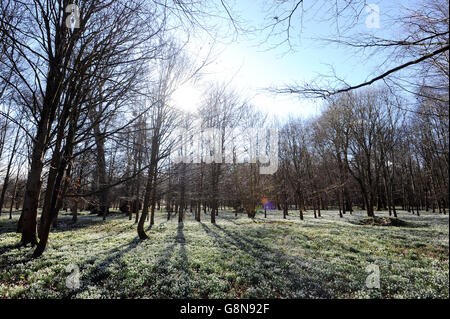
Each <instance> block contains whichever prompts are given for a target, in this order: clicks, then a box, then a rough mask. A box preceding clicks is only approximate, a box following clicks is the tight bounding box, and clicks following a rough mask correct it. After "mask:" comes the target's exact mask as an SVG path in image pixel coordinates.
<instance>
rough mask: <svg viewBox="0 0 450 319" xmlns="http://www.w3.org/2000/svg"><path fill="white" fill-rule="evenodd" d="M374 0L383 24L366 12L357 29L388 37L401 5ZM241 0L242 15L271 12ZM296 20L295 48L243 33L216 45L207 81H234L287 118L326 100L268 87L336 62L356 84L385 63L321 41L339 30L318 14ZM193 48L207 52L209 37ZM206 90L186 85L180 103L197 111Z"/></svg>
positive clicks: (258, 18) (257, 18)
mask: <svg viewBox="0 0 450 319" xmlns="http://www.w3.org/2000/svg"><path fill="white" fill-rule="evenodd" d="M372 3H374V4H377V5H378V7H379V9H380V28H371V29H370V30H369V29H368V28H367V26H366V19H367V16H368V15H369V13H366V12H363V13H362V15H361V20H360V21H359V22H358V23H357V27H356V29H354V30H355V32H371V33H375V34H377V35H378V34H381V33H383V34H384V35H385V36H386V34H389V32H390V30H389V26H390V22H389V19H390V14H392V12H393V10H395V8H398V6H399V4H398V3H394V2H393V1H384V0H383V1H373V2H372ZM236 5H237V7H236V9H237V11H239V12H241V13H242V15H241V16H242V17H243V18H244V19H245V20H250V21H252V23H260V24H261V23H262V22H263V19H264V17H265V15H264V13H263V12H262V11H261V1H256V0H239V1H237V2H236ZM393 8H394V9H393ZM316 11H317V10H316ZM310 12H314V11H313V10H311V11H310ZM295 19H297V20H295ZM306 20H307V21H306ZM292 24H293V27H294V30H293V32H292V37H293V41H294V43H295V44H296V45H295V47H294V50H293V51H289V50H288V47H287V46H286V45H285V46H281V47H278V48H275V49H268V47H269V46H268V45H264V44H263V45H262V46H258V43H260V42H262V41H263V40H264V37H263V36H262V35H260V36H258V35H257V36H254V37H253V38H252V39H246V36H244V35H243V36H238V39H237V40H236V41H234V42H232V43H223V44H217V45H215V50H214V51H215V52H220V54H218V57H217V59H215V61H214V62H213V63H212V64H211V65H209V66H208V67H207V68H206V69H205V70H204V72H206V73H207V75H205V76H204V77H203V80H204V81H206V82H207V81H219V82H230V81H231V85H232V86H233V87H234V88H236V89H237V90H238V91H239V92H241V93H242V94H243V96H245V97H248V98H250V100H251V102H252V103H253V104H254V105H255V106H256V107H258V108H259V109H261V110H263V111H266V112H267V113H269V115H272V116H278V117H279V118H280V119H286V118H287V116H288V115H290V114H292V115H295V116H299V115H300V116H303V117H308V116H312V115H315V114H317V113H318V112H319V111H320V105H321V101H319V100H305V99H299V98H297V97H295V96H291V95H274V94H272V93H269V92H267V90H265V89H266V88H268V87H282V86H283V85H286V84H290V83H293V82H294V81H297V82H302V81H311V80H313V79H315V78H317V77H318V75H319V74H330V73H331V72H330V65H332V66H333V67H334V69H335V72H336V74H337V75H338V76H339V77H340V78H343V79H345V80H346V81H347V82H348V83H350V84H355V83H358V82H360V81H363V80H365V79H366V78H368V77H371V76H373V74H374V72H376V73H378V72H379V71H380V70H377V69H376V66H378V65H380V64H381V63H382V62H383V59H382V58H381V57H379V58H378V59H375V58H373V57H372V58H371V59H369V60H367V57H364V56H361V54H360V53H358V52H355V51H352V50H350V49H349V48H348V47H344V46H340V47H339V46H337V45H331V44H325V43H324V42H323V41H318V40H317V38H324V37H326V36H328V37H329V36H330V34H331V33H332V32H334V31H335V30H336V28H335V27H333V26H331V25H330V24H329V23H328V22H320V21H314V18H312V19H311V20H309V19H308V17H306V18H304V22H303V25H302V26H301V25H300V18H299V17H296V18H294V20H293V23H292ZM300 26H301V27H302V31H301V32H299V28H300ZM299 36H301V38H300V37H299ZM279 39H281V38H279ZM190 48H191V49H190V50H191V51H192V52H195V53H194V54H195V55H196V56H200V55H201V54H202V53H201V52H206V51H207V45H206V44H205V40H204V39H201V40H200V39H197V40H193V41H192V42H191V43H190ZM358 54H359V55H358ZM201 92H202V91H201V85H200V84H199V83H196V84H195V85H194V84H186V85H184V86H183V87H181V88H180V89H179V90H178V91H177V92H176V93H175V95H174V97H173V98H174V102H175V104H176V105H177V106H178V107H181V108H183V109H185V110H189V111H193V110H195V109H196V107H197V106H198V105H199V103H200V101H201Z"/></svg>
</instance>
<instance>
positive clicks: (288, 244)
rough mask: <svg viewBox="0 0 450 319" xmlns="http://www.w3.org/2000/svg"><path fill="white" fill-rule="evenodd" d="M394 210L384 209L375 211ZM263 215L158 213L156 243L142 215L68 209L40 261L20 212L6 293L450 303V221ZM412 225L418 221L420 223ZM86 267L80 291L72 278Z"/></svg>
mask: <svg viewBox="0 0 450 319" xmlns="http://www.w3.org/2000/svg"><path fill="white" fill-rule="evenodd" d="M377 215H378V216H380V217H383V216H384V217H387V213H386V212H377ZM281 216H282V213H281V212H279V211H273V212H269V213H268V217H267V219H265V218H264V216H263V215H262V214H258V215H257V217H256V218H255V219H254V220H252V219H249V218H247V217H246V216H239V217H235V216H234V214H233V213H231V212H226V211H221V212H220V213H219V216H218V219H217V225H212V224H211V223H210V222H209V216H207V215H204V214H202V219H203V220H202V222H201V223H199V222H196V221H194V220H193V216H191V215H188V216H187V217H186V220H185V222H184V223H181V224H178V222H177V217H174V218H173V219H172V220H171V221H169V222H167V221H166V220H165V213H164V212H158V211H157V213H156V221H155V225H154V226H153V227H152V228H151V229H147V233H148V235H149V236H150V239H149V240H145V241H140V240H138V239H137V236H136V226H135V225H134V221H129V220H128V219H127V217H125V216H123V215H120V214H113V215H112V216H111V217H110V218H109V219H108V220H107V221H106V222H103V221H102V220H101V218H100V217H97V216H92V215H88V214H82V215H81V216H79V221H78V223H77V224H76V225H72V224H71V223H70V219H71V217H70V216H68V215H64V214H63V215H62V216H60V226H59V227H58V229H57V230H55V231H53V232H52V233H51V234H50V239H49V246H48V248H47V250H46V252H45V253H44V255H43V256H42V257H41V258H38V259H32V258H31V254H32V251H33V250H32V248H30V247H25V248H15V247H14V246H15V245H16V244H17V243H18V241H19V239H20V236H19V234H16V233H15V232H14V230H15V225H16V223H17V220H18V217H19V216H18V213H16V214H14V216H13V219H12V220H9V219H8V217H7V216H5V214H2V216H1V217H0V297H1V298H448V297H449V237H448V236H449V219H448V216H444V215H439V214H431V213H425V212H422V214H421V216H420V217H419V216H415V215H411V214H410V213H407V212H402V211H401V212H399V218H400V219H402V220H404V221H406V222H407V223H406V225H409V226H404V227H402V226H399V227H386V226H372V225H364V224H362V225H361V224H360V223H358V221H361V220H363V219H364V218H365V214H364V212H354V213H353V215H349V214H346V215H345V217H344V218H342V219H340V218H339V216H338V213H337V212H335V211H322V217H321V218H318V219H314V217H313V216H312V213H311V212H308V213H306V215H305V220H304V221H300V220H299V218H298V215H297V214H296V213H295V212H290V216H288V218H287V219H286V220H283V218H282V217H281ZM410 225H414V227H411V226H410ZM372 263H373V264H376V265H378V267H379V269H380V289H374V288H372V289H371V288H367V287H366V284H365V282H366V277H367V276H368V273H366V267H367V266H368V265H369V264H372ZM69 265H76V266H77V267H78V269H79V279H80V287H79V288H78V289H69V288H68V287H67V285H66V279H67V277H68V276H69V275H70V276H73V275H74V272H73V269H70V268H68V266H69Z"/></svg>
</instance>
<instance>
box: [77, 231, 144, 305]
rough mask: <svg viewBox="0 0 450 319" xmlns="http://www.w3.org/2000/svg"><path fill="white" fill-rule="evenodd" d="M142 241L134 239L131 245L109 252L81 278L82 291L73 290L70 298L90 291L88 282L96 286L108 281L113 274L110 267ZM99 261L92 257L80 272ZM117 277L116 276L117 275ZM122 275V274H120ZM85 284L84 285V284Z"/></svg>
mask: <svg viewBox="0 0 450 319" xmlns="http://www.w3.org/2000/svg"><path fill="white" fill-rule="evenodd" d="M141 242H142V241H141V240H140V239H139V238H134V239H133V240H131V241H130V242H129V243H126V244H123V245H121V246H119V247H116V248H113V249H111V250H109V251H108V252H107V254H108V257H106V258H104V259H103V260H102V261H101V262H100V263H99V264H97V265H96V266H95V267H94V268H93V269H92V270H91V271H89V272H88V273H87V274H86V275H83V276H82V277H81V278H80V281H81V283H82V286H81V287H80V289H77V290H73V291H71V292H70V294H69V296H68V297H71V296H73V295H75V294H79V293H82V292H83V291H86V290H87V289H88V286H89V285H88V284H86V282H90V283H93V284H95V285H101V283H102V282H104V281H106V280H107V279H108V278H109V277H110V276H111V272H110V270H109V268H110V266H111V265H112V264H113V263H114V262H117V261H119V260H120V258H121V257H122V256H124V255H125V254H126V253H128V252H130V251H131V250H133V249H135V248H136V247H138V245H139V244H140V243H141ZM96 260H97V258H96V257H92V258H90V259H87V260H86V261H84V263H83V264H82V265H80V266H79V267H80V270H83V268H84V267H87V265H89V264H93V263H94V262H95V261H96ZM115 275H116V274H115ZM119 275H120V274H119ZM83 282H84V283H83Z"/></svg>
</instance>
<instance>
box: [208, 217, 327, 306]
mask: <svg viewBox="0 0 450 319" xmlns="http://www.w3.org/2000/svg"><path fill="white" fill-rule="evenodd" d="M201 225H202V227H203V229H204V230H205V232H206V233H207V234H208V235H209V236H211V237H212V239H213V240H214V241H215V242H216V243H217V245H218V247H223V246H224V245H223V243H224V242H226V243H227V244H229V245H231V246H233V247H235V248H237V249H238V250H240V251H241V252H242V253H243V254H246V255H249V256H250V257H252V259H253V260H254V261H255V262H256V263H257V264H256V265H255V269H258V270H261V272H260V273H259V274H256V275H257V276H255V277H252V278H248V277H249V276H251V275H252V274H250V273H249V272H248V271H247V270H246V269H244V270H243V269H239V270H238V272H239V273H240V274H239V275H240V276H241V277H244V278H246V280H247V281H248V282H250V284H251V285H253V286H259V285H260V284H263V283H264V284H265V285H268V286H269V287H271V288H272V290H273V291H275V294H276V295H275V296H272V295H271V296H270V297H272V298H273V297H280V296H281V297H290V298H292V297H296V298H331V297H332V296H331V295H330V294H329V292H328V291H327V290H326V289H325V288H324V287H323V281H322V282H321V281H320V280H318V279H317V277H319V278H320V276H316V277H313V276H311V275H310V273H312V272H314V271H316V269H315V265H314V262H312V261H311V260H306V259H304V258H300V257H294V256H289V255H286V254H285V253H283V252H282V251H279V250H275V249H272V248H270V247H267V246H265V245H263V244H261V243H259V242H258V241H256V240H254V239H250V238H248V237H243V236H242V235H239V234H238V233H236V232H233V231H229V230H227V229H225V228H224V227H222V226H220V225H217V224H213V227H209V226H207V225H205V224H203V223H202V224H201ZM247 231H249V230H247ZM222 249H223V248H222ZM224 255H225V254H224ZM287 265H290V266H287ZM276 268H278V270H279V274H281V275H282V276H283V278H285V279H286V281H285V282H286V285H287V288H288V290H289V293H290V295H288V296H286V293H285V292H281V291H277V290H278V289H282V288H283V287H281V286H280V283H279V282H278V281H277V279H276V277H275V276H274V273H273V270H274V269H276ZM317 271H319V270H317ZM261 276H262V280H261ZM255 278H259V279H256V280H255ZM322 279H325V278H323V277H322ZM299 291H300V293H299Z"/></svg>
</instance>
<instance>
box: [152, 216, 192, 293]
mask: <svg viewBox="0 0 450 319" xmlns="http://www.w3.org/2000/svg"><path fill="white" fill-rule="evenodd" d="M183 228H184V223H183V222H181V223H178V227H177V234H176V236H175V238H174V242H173V243H171V244H170V245H168V246H167V247H166V249H165V250H164V252H163V253H162V254H161V255H160V257H159V258H158V260H157V261H156V265H155V269H154V272H153V274H154V275H155V276H152V278H150V279H149V280H148V281H147V282H146V285H155V284H156V285H158V284H159V282H158V280H157V279H158V277H163V278H168V277H170V276H174V275H175V274H173V273H172V272H171V271H170V268H171V266H172V262H171V257H172V256H173V254H174V251H175V248H176V247H177V246H179V261H177V262H176V263H175V264H174V265H175V268H176V272H177V274H176V275H177V281H178V282H181V283H183V286H182V289H181V291H180V290H179V289H178V292H177V294H176V295H173V291H175V289H173V287H172V285H173V284H174V282H173V281H169V285H168V286H165V285H163V286H160V287H158V289H157V291H158V296H157V297H158V298H178V299H179V298H189V297H190V295H191V291H192V289H191V280H190V273H189V261H188V258H187V253H186V238H185V237H184V232H183Z"/></svg>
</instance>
